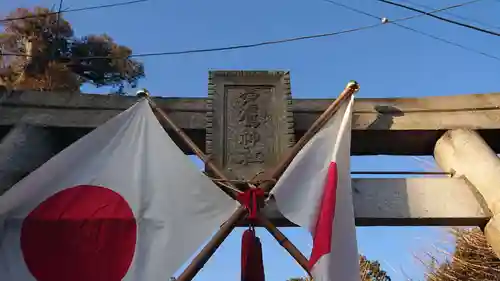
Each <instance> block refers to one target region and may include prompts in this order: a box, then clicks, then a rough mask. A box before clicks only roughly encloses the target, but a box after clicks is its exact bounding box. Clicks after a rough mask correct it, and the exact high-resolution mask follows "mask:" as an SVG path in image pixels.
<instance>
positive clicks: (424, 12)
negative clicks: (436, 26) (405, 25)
mask: <svg viewBox="0 0 500 281" xmlns="http://www.w3.org/2000/svg"><path fill="white" fill-rule="evenodd" d="M375 1H378V2H382V3H386V4H389V5H393V6H397V7H401V8H404V9H407V10H411V11H414V12H418V13H421V14H424V15H427V16H430V17H433V18H435V19H439V20H442V21H445V22H448V23H452V24H456V25H459V26H462V27H465V28H469V29H473V30H476V31H479V32H483V33H486V34H490V35H495V36H500V33H498V32H494V31H491V30H487V29H484V28H481V27H477V26H474V25H470V24H466V23H462V22H458V21H455V20H451V19H447V18H443V17H441V16H437V15H433V14H431V13H428V12H426V11H422V10H419V9H416V8H412V7H409V6H406V5H403V4H399V3H395V2H391V1H388V0H375Z"/></svg>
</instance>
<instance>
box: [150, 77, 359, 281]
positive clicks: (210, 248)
mask: <svg viewBox="0 0 500 281" xmlns="http://www.w3.org/2000/svg"><path fill="white" fill-rule="evenodd" d="M358 90H359V85H358V84H357V83H356V82H354V81H351V82H349V83H348V84H347V86H346V87H345V89H344V90H343V91H342V93H341V94H340V95H339V97H338V98H337V99H336V100H335V101H334V102H333V103H332V104H331V105H330V106H329V107H328V108H327V109H326V110H325V112H323V114H322V115H321V116H320V117H319V118H318V119H317V120H316V121H315V122H314V123H313V125H312V126H311V128H310V129H309V130H308V131H307V132H306V133H305V134H304V135H303V136H302V137H301V138H300V140H299V141H298V142H297V143H296V144H295V145H294V146H293V147H292V149H291V150H290V151H289V153H288V154H287V155H286V156H285V157H284V158H283V160H282V161H280V162H279V164H278V165H277V166H276V167H275V168H274V169H272V170H271V171H269V172H266V173H264V174H263V175H265V176H264V178H263V181H262V184H260V185H259V187H256V186H254V185H253V184H248V186H247V188H250V189H254V188H260V189H261V190H263V191H264V193H267V192H269V191H270V190H271V189H272V187H273V184H274V182H275V180H277V179H278V178H279V177H280V176H281V174H282V173H283V172H284V171H285V169H286V167H287V166H288V165H289V164H290V162H291V161H292V160H293V158H294V157H295V155H297V153H298V152H299V151H300V150H301V149H302V147H303V146H304V145H305V144H306V143H307V142H308V141H309V140H310V139H311V138H312V137H313V136H314V135H315V134H316V133H317V132H318V131H319V130H320V129H321V128H322V127H323V126H324V125H325V124H326V122H328V120H329V119H330V118H331V117H332V116H333V115H334V114H335V112H336V111H337V110H338V109H339V107H340V105H341V104H342V102H344V101H346V100H347V99H349V98H350V97H351V96H352V95H353V94H354V93H356V92H357V91H358ZM143 96H146V97H147V98H148V101H149V103H150V104H151V107H152V108H153V109H154V110H155V111H157V112H158V113H159V115H160V117H161V119H162V120H163V121H164V122H165V123H166V124H167V125H168V126H169V127H170V128H172V129H173V130H174V131H175V133H176V134H178V135H179V137H180V138H181V139H182V140H183V141H184V142H185V144H186V145H188V146H189V147H190V148H191V149H192V150H193V151H194V153H195V154H196V155H197V156H198V157H199V158H200V159H201V160H202V161H203V162H204V163H205V165H207V166H208V167H209V168H210V170H211V171H212V172H213V173H214V174H215V175H216V176H217V177H218V178H219V179H220V180H222V181H225V182H226V183H227V184H229V189H226V190H225V191H226V193H228V195H229V196H231V197H232V198H233V199H236V198H237V195H238V193H241V192H242V191H240V190H238V188H237V187H236V186H235V185H233V184H232V183H231V181H229V179H228V177H226V175H225V174H224V173H223V172H222V171H221V170H220V169H219V168H218V167H217V166H216V165H215V164H214V163H213V162H212V161H211V160H210V158H209V157H208V156H207V155H205V153H203V151H202V150H201V149H200V148H199V147H198V146H197V145H196V144H195V143H194V142H193V141H192V140H191V139H190V138H189V137H188V136H187V135H186V134H185V133H184V131H183V130H182V129H180V128H179V127H178V126H177V125H176V124H175V123H174V122H172V120H171V119H170V118H169V117H168V115H167V114H166V113H165V112H164V111H163V110H161V109H160V108H159V107H158V106H156V104H155V103H154V101H153V100H152V99H151V98H150V97H149V95H147V93H143ZM266 179H267V180H266ZM269 179H271V180H269ZM216 183H218V182H216ZM219 186H221V185H219ZM223 187H224V186H222V188H223ZM223 190H224V189H223ZM246 215H248V209H247V208H246V207H245V206H243V205H240V206H239V207H238V209H237V210H236V211H235V212H234V213H233V215H232V216H231V217H230V218H229V219H228V220H227V221H226V223H225V224H224V225H223V226H222V227H221V228H220V229H219V231H218V232H217V233H216V234H215V235H214V236H213V237H212V239H211V240H210V241H209V242H208V244H207V245H206V246H205V247H204V248H203V249H202V250H201V251H200V253H198V255H197V256H196V257H195V258H194V259H193V260H192V262H191V263H190V264H189V266H188V267H187V268H186V269H185V270H184V272H183V273H182V274H181V275H180V276H179V277H178V278H177V280H179V281H189V280H192V279H193V278H194V277H195V275H196V274H197V273H198V272H199V271H200V270H201V268H203V266H204V265H205V263H206V262H207V261H208V260H209V259H210V257H211V256H212V255H213V254H214V253H215V251H216V250H217V248H218V247H219V246H220V245H221V244H222V242H223V241H224V240H225V239H226V238H227V236H228V235H229V234H230V233H231V232H232V230H233V229H234V228H235V227H236V226H237V224H238V222H239V221H241V220H242V219H243V218H244V217H245V216H246ZM258 219H259V220H260V222H261V223H262V224H263V225H264V227H265V228H266V229H267V230H268V231H269V233H271V235H272V236H273V237H274V238H275V239H276V240H277V241H278V242H279V244H280V245H281V246H283V247H284V248H285V249H286V250H287V251H288V253H290V255H291V256H292V257H293V258H294V259H295V260H296V261H297V262H298V263H299V264H300V265H301V266H302V267H303V268H304V270H305V271H306V272H308V274H309V275H310V272H309V268H308V261H307V258H306V257H305V256H304V255H303V254H302V253H301V252H300V251H299V250H298V249H297V248H296V247H295V245H293V243H292V242H290V240H288V238H286V236H285V235H284V234H283V233H281V231H279V230H278V229H277V228H276V227H275V226H274V225H273V224H272V223H271V222H270V221H269V219H268V218H266V217H265V216H264V215H263V214H261V213H258Z"/></svg>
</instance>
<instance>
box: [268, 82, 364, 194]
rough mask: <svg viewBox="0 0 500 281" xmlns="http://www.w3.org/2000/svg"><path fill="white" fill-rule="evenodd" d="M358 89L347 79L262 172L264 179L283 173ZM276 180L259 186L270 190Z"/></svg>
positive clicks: (357, 85) (354, 83)
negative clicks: (280, 156)
mask: <svg viewBox="0 0 500 281" xmlns="http://www.w3.org/2000/svg"><path fill="white" fill-rule="evenodd" d="M358 91H359V84H358V83H357V82H356V81H349V83H347V86H346V87H345V89H344V90H343V91H342V93H340V95H339V97H338V98H337V99H336V100H335V101H333V102H332V103H331V104H330V106H328V108H327V109H326V110H325V111H324V112H323V113H322V114H321V115H320V116H319V117H318V119H316V121H314V123H313V124H312V125H311V127H310V128H309V130H307V131H306V133H305V134H304V135H303V136H302V137H301V138H300V139H299V141H297V142H296V143H295V145H294V146H293V147H292V149H291V150H290V151H289V152H288V154H286V156H285V157H283V159H282V160H281V161H280V162H279V163H278V165H276V167H275V168H274V169H273V170H272V172H270V173H268V175H267V176H266V174H267V173H264V178H265V179H274V180H276V181H277V179H278V178H279V177H280V176H281V174H283V172H284V171H285V170H286V168H287V167H288V165H290V163H291V162H292V160H293V158H294V157H295V156H296V155H297V154H298V153H299V151H300V150H301V149H302V148H303V147H304V145H306V144H307V142H308V141H309V140H310V139H311V138H312V137H314V135H315V134H316V133H317V132H319V130H321V128H323V126H324V125H325V124H326V123H327V122H328V121H329V120H330V119H331V118H332V117H333V115H334V114H335V113H336V112H337V111H338V110H339V108H340V106H341V105H342V103H343V102H345V101H347V100H348V99H350V98H351V97H352V96H353V95H354V94H355V93H356V92H358ZM276 181H266V182H264V183H262V184H261V185H260V186H259V187H260V188H262V189H264V191H265V192H269V191H271V189H272V188H273V187H274V183H275V182H276Z"/></svg>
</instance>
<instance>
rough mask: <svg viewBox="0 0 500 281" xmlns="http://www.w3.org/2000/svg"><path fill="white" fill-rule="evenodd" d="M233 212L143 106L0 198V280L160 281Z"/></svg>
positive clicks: (232, 203)
mask: <svg viewBox="0 0 500 281" xmlns="http://www.w3.org/2000/svg"><path fill="white" fill-rule="evenodd" d="M236 207H237V203H236V202H235V201H234V200H232V199H231V198H229V197H228V196H227V195H226V194H224V192H222V191H221V190H219V188H218V187H217V186H216V185H215V184H214V183H212V181H211V180H210V179H209V178H207V177H206V176H205V175H203V174H202V173H201V171H200V170H199V168H197V167H196V165H195V164H194V163H193V162H191V161H190V159H189V158H188V157H187V156H186V155H184V154H183V152H182V151H181V150H180V149H179V148H178V147H177V146H176V145H175V143H174V142H173V141H172V140H171V139H170V137H169V136H168V134H167V133H166V132H165V131H164V129H163V128H162V126H161V125H160V123H159V122H158V120H157V119H156V117H155V115H154V114H153V112H152V110H151V108H150V106H149V104H148V102H147V100H142V101H139V102H137V103H136V104H135V105H133V106H132V107H130V108H129V109H127V110H125V111H124V112H122V113H121V114H119V115H117V116H115V117H114V118H112V119H111V120H109V121H108V122H106V123H105V124H103V125H102V126H100V127H98V128H96V129H95V130H94V131H92V132H91V133H89V134H88V135H86V136H85V137H83V138H81V139H80V140H78V141H77V142H75V143H74V144H72V145H71V146H69V147H68V148H66V149H65V150H63V151H62V152H61V153H59V154H57V155H56V156H54V157H53V158H52V159H50V160H49V161H48V162H47V163H45V164H44V165H42V166H41V167H40V168H38V169H37V170H35V171H34V172H33V173H31V174H30V175H28V176H27V177H26V178H24V179H23V180H21V181H20V182H19V183H17V184H16V185H15V186H13V187H12V188H11V189H10V190H9V191H7V192H6V193H5V194H4V195H3V196H1V197H0V280H2V281H35V280H36V281H69V280H71V281H90V280H92V281H121V280H125V281H160V280H162V281H164V280H169V278H170V277H171V276H173V274H174V273H175V271H176V270H178V269H179V268H180V267H181V266H182V265H183V264H184V263H185V262H186V261H187V260H188V259H189V258H190V257H191V256H192V255H193V254H194V253H195V252H196V251H197V250H198V249H199V247H200V246H202V245H203V243H204V242H205V241H206V240H207V239H208V238H209V237H210V236H211V235H212V234H213V232H214V231H215V230H217V229H218V228H219V227H220V225H221V224H222V223H224V221H225V220H226V219H227V218H229V216H230V215H231V213H232V212H233V211H234V210H235V208H236Z"/></svg>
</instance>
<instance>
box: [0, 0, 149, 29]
mask: <svg viewBox="0 0 500 281" xmlns="http://www.w3.org/2000/svg"><path fill="white" fill-rule="evenodd" d="M148 1H150V0H133V1H127V2H118V3H113V4H106V5H98V6H90V7H83V8H76V9H67V10H64V11H60V12H50V13H46V14H41V15H29V16H23V17H16V18H6V19H2V20H0V24H1V23H6V22H11V21H15V20H24V19H32V18H40V17H48V16H51V15H57V14H60V13H72V12H82V11H90V10H98V9H105V8H114V7H118V6H126V5H132V4H137V3H143V2H148Z"/></svg>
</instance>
